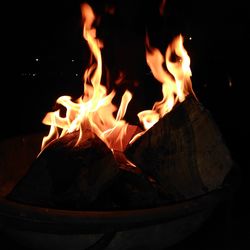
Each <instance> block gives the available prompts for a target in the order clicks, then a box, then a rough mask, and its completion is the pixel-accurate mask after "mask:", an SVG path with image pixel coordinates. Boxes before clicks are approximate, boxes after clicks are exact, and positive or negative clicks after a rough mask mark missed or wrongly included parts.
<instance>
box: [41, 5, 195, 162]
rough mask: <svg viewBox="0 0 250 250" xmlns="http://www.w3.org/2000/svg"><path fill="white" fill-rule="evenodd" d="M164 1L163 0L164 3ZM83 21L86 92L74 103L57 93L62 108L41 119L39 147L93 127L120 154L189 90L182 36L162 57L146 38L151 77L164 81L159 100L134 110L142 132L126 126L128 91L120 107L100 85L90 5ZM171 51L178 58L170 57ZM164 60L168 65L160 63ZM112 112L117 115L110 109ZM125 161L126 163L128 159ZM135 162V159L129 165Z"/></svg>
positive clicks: (98, 45) (98, 49) (85, 7)
mask: <svg viewBox="0 0 250 250" xmlns="http://www.w3.org/2000/svg"><path fill="white" fill-rule="evenodd" d="M163 2H164V1H163ZM81 11H82V19H83V23H84V25H83V37H84V39H85V40H86V41H87V43H88V45H89V48H90V51H91V53H92V57H91V66H90V67H89V68H88V69H87V70H86V71H85V73H84V93H83V95H82V96H81V97H80V98H78V100H76V101H72V98H71V97H70V96H61V97H59V98H58V99H57V101H56V102H57V103H58V104H60V105H62V106H63V107H65V108H66V114H65V116H64V117H62V116H61V115H60V110H57V111H55V112H49V113H47V114H46V116H45V118H44V119H43V123H44V124H46V125H50V131H49V134H48V135H47V136H46V137H44V138H43V142H42V150H43V149H44V148H45V147H46V146H47V145H48V144H49V143H50V142H52V141H53V140H55V139H57V138H59V137H62V136H64V135H65V134H67V133H71V132H73V131H79V138H78V142H77V143H79V142H80V141H81V140H82V139H84V134H85V132H86V131H88V130H91V131H92V132H93V133H94V134H95V135H97V136H98V137H99V138H100V139H101V140H102V141H104V142H105V143H106V145H107V146H108V147H109V148H110V149H111V150H112V151H113V152H114V151H116V152H117V151H120V152H123V151H124V150H125V148H126V146H127V145H128V143H130V144H131V143H133V142H134V141H135V140H136V139H137V138H138V137H140V136H141V135H143V134H144V133H145V132H146V131H147V130H148V129H150V128H151V127H152V126H153V125H154V124H155V123H157V122H158V121H159V119H161V118H162V117H163V116H165V115H166V114H167V113H169V112H170V111H171V110H172V108H173V107H174V105H175V104H176V103H177V102H183V101H184V100H185V97H186V96H187V95H188V94H189V93H191V92H193V91H192V85H191V79H190V77H191V70H190V58H189V56H188V54H187V51H186V50H185V48H184V46H183V37H182V36H181V35H179V36H178V37H176V38H175V39H174V40H173V41H172V43H171V44H170V45H169V46H168V48H167V50H166V53H165V58H164V56H163V55H162V54H161V52H160V50H159V49H157V48H152V47H151V46H150V43H149V39H148V37H147V39H146V60H147V64H148V66H149V67H150V69H151V71H152V74H153V76H154V77H155V78H156V79H157V80H158V81H159V82H160V83H161V84H162V95H163V98H162V100H161V101H158V102H155V104H154V105H153V108H152V110H144V111H142V112H140V113H138V117H139V120H140V121H141V123H142V124H143V127H144V131H142V132H141V131H140V130H139V129H138V128H137V127H136V126H132V125H129V124H128V123H127V122H126V121H125V120H123V118H124V116H125V113H126V110H127V107H128V104H129V102H130V100H131V99H132V94H131V93H130V92H129V91H128V90H126V91H125V93H124V94H123V96H122V99H121V103H120V106H119V109H117V107H116V106H115V105H113V104H112V100H113V98H114V96H115V91H111V92H110V93H108V90H107V88H106V87H105V86H104V85H102V84H101V80H102V55H101V48H102V47H103V44H102V42H101V41H100V40H99V39H97V38H96V29H95V28H93V22H94V20H95V15H94V12H93V10H92V8H91V7H90V6H89V5H88V4H82V5H81ZM173 55H174V57H175V58H177V59H176V60H174V61H173V60H172V58H173ZM164 63H165V65H166V67H164V66H163V64H164ZM115 111H117V112H116V117H115V116H114V112H115ZM127 162H128V163H129V161H127ZM129 164H130V165H131V166H134V165H133V163H129Z"/></svg>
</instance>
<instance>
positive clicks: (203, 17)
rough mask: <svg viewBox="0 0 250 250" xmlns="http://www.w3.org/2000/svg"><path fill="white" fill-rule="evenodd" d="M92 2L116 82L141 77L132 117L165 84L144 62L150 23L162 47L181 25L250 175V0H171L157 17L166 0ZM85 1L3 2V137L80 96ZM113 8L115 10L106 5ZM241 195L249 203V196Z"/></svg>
mask: <svg viewBox="0 0 250 250" xmlns="http://www.w3.org/2000/svg"><path fill="white" fill-rule="evenodd" d="M52 2H53V3H52ZM88 2H89V3H90V4H91V5H92V6H93V8H94V10H95V12H96V13H97V15H98V16H101V17H102V18H101V19H100V20H99V21H100V22H99V24H98V26H97V34H98V36H99V37H100V38H101V39H102V40H103V41H104V44H105V48H104V50H103V61H104V63H105V65H107V66H108V68H109V69H110V76H111V80H115V79H116V78H117V75H118V73H119V71H120V70H122V71H124V72H125V73H126V78H125V79H126V82H127V86H128V88H132V86H134V83H135V82H139V86H137V87H136V89H134V92H135V100H134V102H133V103H132V106H133V110H132V111H131V114H130V115H128V117H127V118H128V120H129V121H131V122H133V121H134V119H135V118H134V113H135V112H136V111H137V110H141V108H144V107H148V106H151V103H152V101H153V99H152V98H153V97H152V93H154V94H155V95H156V96H157V93H158V91H159V89H158V88H157V87H153V88H152V86H156V85H152V78H151V77H150V70H149V68H148V67H147V65H146V62H145V55H144V54H145V48H144V39H145V32H146V30H147V32H148V34H149V37H150V39H151V42H152V45H154V46H156V47H159V48H160V49H161V50H162V51H163V52H164V51H165V49H166V47H167V44H168V43H169V41H170V40H171V39H172V38H173V37H174V36H175V35H177V34H179V33H182V34H183V35H184V37H185V44H184V45H185V47H186V49H187V51H188V53H189V56H190V58H191V69H192V73H193V76H192V82H193V88H194V91H195V93H196V94H197V96H198V99H199V100H200V101H201V103H203V104H204V106H205V107H207V108H208V109H209V110H210V111H211V114H212V115H213V117H214V119H215V120H216V122H217V123H218V125H219V127H220V129H221V131H222V134H223V136H224V138H225V141H226V143H227V145H228V147H229V149H230V150H231V152H232V155H233V158H234V159H235V161H236V162H237V163H238V164H239V165H240V166H241V167H242V171H243V176H246V175H249V169H248V167H249V165H250V164H249V157H248V155H249V153H248V150H249V146H245V144H246V145H247V144H249V139H250V136H249V122H248V121H247V119H249V103H248V99H249V98H248V93H247V89H248V85H249V83H250V82H249V76H248V75H249V57H248V55H247V52H248V50H249V47H248V46H249V44H250V38H249V35H250V29H249V26H248V20H247V19H249V16H250V13H249V10H248V7H247V6H246V3H245V2H247V1H243V0H240V1H239V0H238V1H224V0H223V1H218V0H217V1H215V0H212V1H194V0H193V1H179V0H177V1H176V0H167V1H166V6H165V8H164V15H163V16H160V15H159V4H160V1H153V0H151V1H142V0H141V1H139V0H126V1H125V0H123V1H118V0H113V1H112V0H109V1H108V0H106V1H88ZM80 3H81V1H79V0H78V1H65V0H64V1H29V2H27V1H19V2H18V3H15V2H12V1H10V3H9V4H8V6H7V7H6V9H5V8H2V12H5V11H6V13H5V15H6V16H5V17H4V19H3V21H2V24H3V30H2V36H1V40H2V42H3V45H2V46H1V50H2V56H1V60H2V64H4V65H3V66H1V68H2V69H3V74H2V77H1V96H2V97H1V107H2V108H1V109H2V112H1V115H2V118H1V125H2V128H3V129H4V130H2V132H1V138H5V137H9V136H15V135H18V134H27V133H30V132H36V131H40V130H44V129H45V130H46V129H47V127H46V126H45V125H42V123H41V120H42V118H43V117H44V115H45V114H46V112H48V111H50V110H51V109H52V108H53V106H54V103H55V100H56V99H57V97H59V96H61V95H71V96H73V97H79V96H80V95H81V94H82V91H83V86H82V74H83V72H84V68H85V67H86V66H87V64H88V61H89V50H88V47H87V45H86V43H85V41H84V40H83V38H82V22H81V13H80ZM112 6H115V7H116V8H115V9H116V12H115V14H114V15H111V14H108V13H107V12H105V10H107V8H108V9H110V8H111V7H112ZM111 9H112V8H111ZM248 53H249V52H248ZM111 85H112V81H111ZM125 87H126V86H124V85H123V86H122V87H121V90H118V93H120V92H119V91H123V90H124V88H125ZM142 93H143V95H142ZM10 104H11V106H13V107H11V106H10ZM14 114H15V117H14V116H13V115H14ZM244 178H245V177H244ZM247 187H248V185H246V184H244V188H245V189H246V188H247ZM245 189H244V190H245ZM242 196H244V197H245V196H246V194H245V193H244V194H243V195H242ZM248 197H249V194H248ZM248 197H245V198H248ZM238 202H239V204H240V205H241V208H242V207H244V204H243V203H244V201H243V199H241V200H239V201H238ZM244 209H245V210H246V208H245V207H244ZM244 209H243V210H244ZM245 210H244V211H245ZM245 215H246V214H245Z"/></svg>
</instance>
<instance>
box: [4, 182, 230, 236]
mask: <svg viewBox="0 0 250 250" xmlns="http://www.w3.org/2000/svg"><path fill="white" fill-rule="evenodd" d="M232 190H233V189H232V188H231V186H230V185H224V186H223V187H222V188H219V189H216V190H214V191H211V192H209V193H206V194H205V195H201V196H197V197H194V198H192V199H189V200H185V201H181V202H176V203H171V204H168V205H163V206H158V207H154V208H144V209H134V210H117V211H72V210H60V209H54V208H44V207H37V206H31V205H25V204H20V203H17V202H13V201H9V200H7V199H5V198H3V197H2V198H1V197H0V226H1V223H2V226H4V227H10V228H18V229H22V230H32V231H36V232H46V233H48V232H49V233H57V234H75V233H83V232H85V233H93V232H94V233H104V232H111V231H123V230H129V229H132V228H137V227H144V226H150V225H155V224H160V223H166V222H169V221H172V220H178V219H180V218H182V217H185V216H190V215H192V214H195V213H202V212H204V211H206V210H212V209H214V208H215V207H216V206H217V205H218V204H219V203H222V202H223V201H226V200H227V199H229V198H230V197H231V195H232Z"/></svg>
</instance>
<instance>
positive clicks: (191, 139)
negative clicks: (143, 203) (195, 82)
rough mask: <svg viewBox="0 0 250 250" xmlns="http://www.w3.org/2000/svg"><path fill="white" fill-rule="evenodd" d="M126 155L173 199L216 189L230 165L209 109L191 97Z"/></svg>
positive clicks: (229, 156)
mask: <svg viewBox="0 0 250 250" xmlns="http://www.w3.org/2000/svg"><path fill="white" fill-rule="evenodd" d="M125 154H126V156H127V157H128V159H129V160H131V161H132V162H134V163H135V164H136V165H137V166H138V167H139V168H140V169H142V171H143V172H144V173H146V174H147V175H148V176H151V177H152V178H153V179H154V180H155V181H156V182H157V184H158V185H159V186H160V188H161V189H162V190H163V192H164V193H165V195H166V196H169V197H172V198H173V199H174V200H182V199H188V198H191V197H194V196H197V195H201V194H204V193H206V192H208V191H211V190H214V189H216V188H219V187H220V186H221V185H222V183H223V180H224V178H225V176H226V175H227V173H228V172H229V170H230V169H231V167H232V165H233V161H232V158H231V155H230V152H229V150H228V148H227V146H226V145H225V143H224V141H223V138H222V134H221V132H220V131H219V128H218V127H217V125H216V123H215V121H214V120H213V118H212V116H211V114H210V112H209V111H208V110H206V109H205V108H204V107H203V105H202V104H201V103H199V102H198V101H197V100H196V99H195V98H194V97H192V96H189V97H187V99H186V100H185V101H184V102H182V103H179V104H178V105H177V106H176V107H175V108H174V109H173V110H172V111H171V112H170V113H168V114H167V115H166V116H164V117H163V118H161V119H160V120H159V122H158V123H157V124H155V125H154V126H153V127H152V128H151V129H149V130H148V131H147V132H146V133H145V134H144V135H143V136H142V137H140V138H139V139H137V141H135V142H134V143H133V144H132V145H131V146H130V148H128V149H127V150H126V152H125Z"/></svg>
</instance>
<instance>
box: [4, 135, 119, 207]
mask: <svg viewBox="0 0 250 250" xmlns="http://www.w3.org/2000/svg"><path fill="white" fill-rule="evenodd" d="M78 136H79V132H73V133H69V134H66V135H65V136H63V137H61V138H59V139H57V140H55V141H53V142H52V143H51V144H50V145H49V146H48V147H47V148H45V150H44V151H43V152H42V153H41V154H40V155H39V157H38V158H37V159H36V160H35V161H34V162H33V164H32V165H31V167H30V169H29V171H28V173H27V175H26V176H24V177H23V178H22V179H21V181H20V182H19V183H17V185H16V186H15V188H14V189H13V190H12V192H11V193H10V194H9V196H8V198H9V199H11V200H15V201H18V202H22V203H26V204H32V205H39V206H45V207H58V208H65V209H66V208H67V209H68V208H70V209H78V208H81V209H85V208H89V207H90V206H91V203H93V202H94V201H96V199H97V197H98V196H100V194H101V193H102V192H104V191H105V190H106V189H108V188H109V186H110V185H111V183H112V181H113V179H114V178H115V177H116V176H117V175H118V173H119V166H118V164H117V163H116V161H115V160H114V157H113V154H112V152H111V150H110V149H109V148H108V147H107V146H106V144H105V143H104V142H102V141H101V140H100V139H99V138H98V137H97V136H95V135H94V134H93V133H92V132H91V131H88V132H87V134H85V137H84V138H85V140H81V142H80V144H78V145H76V142H77V140H78Z"/></svg>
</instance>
